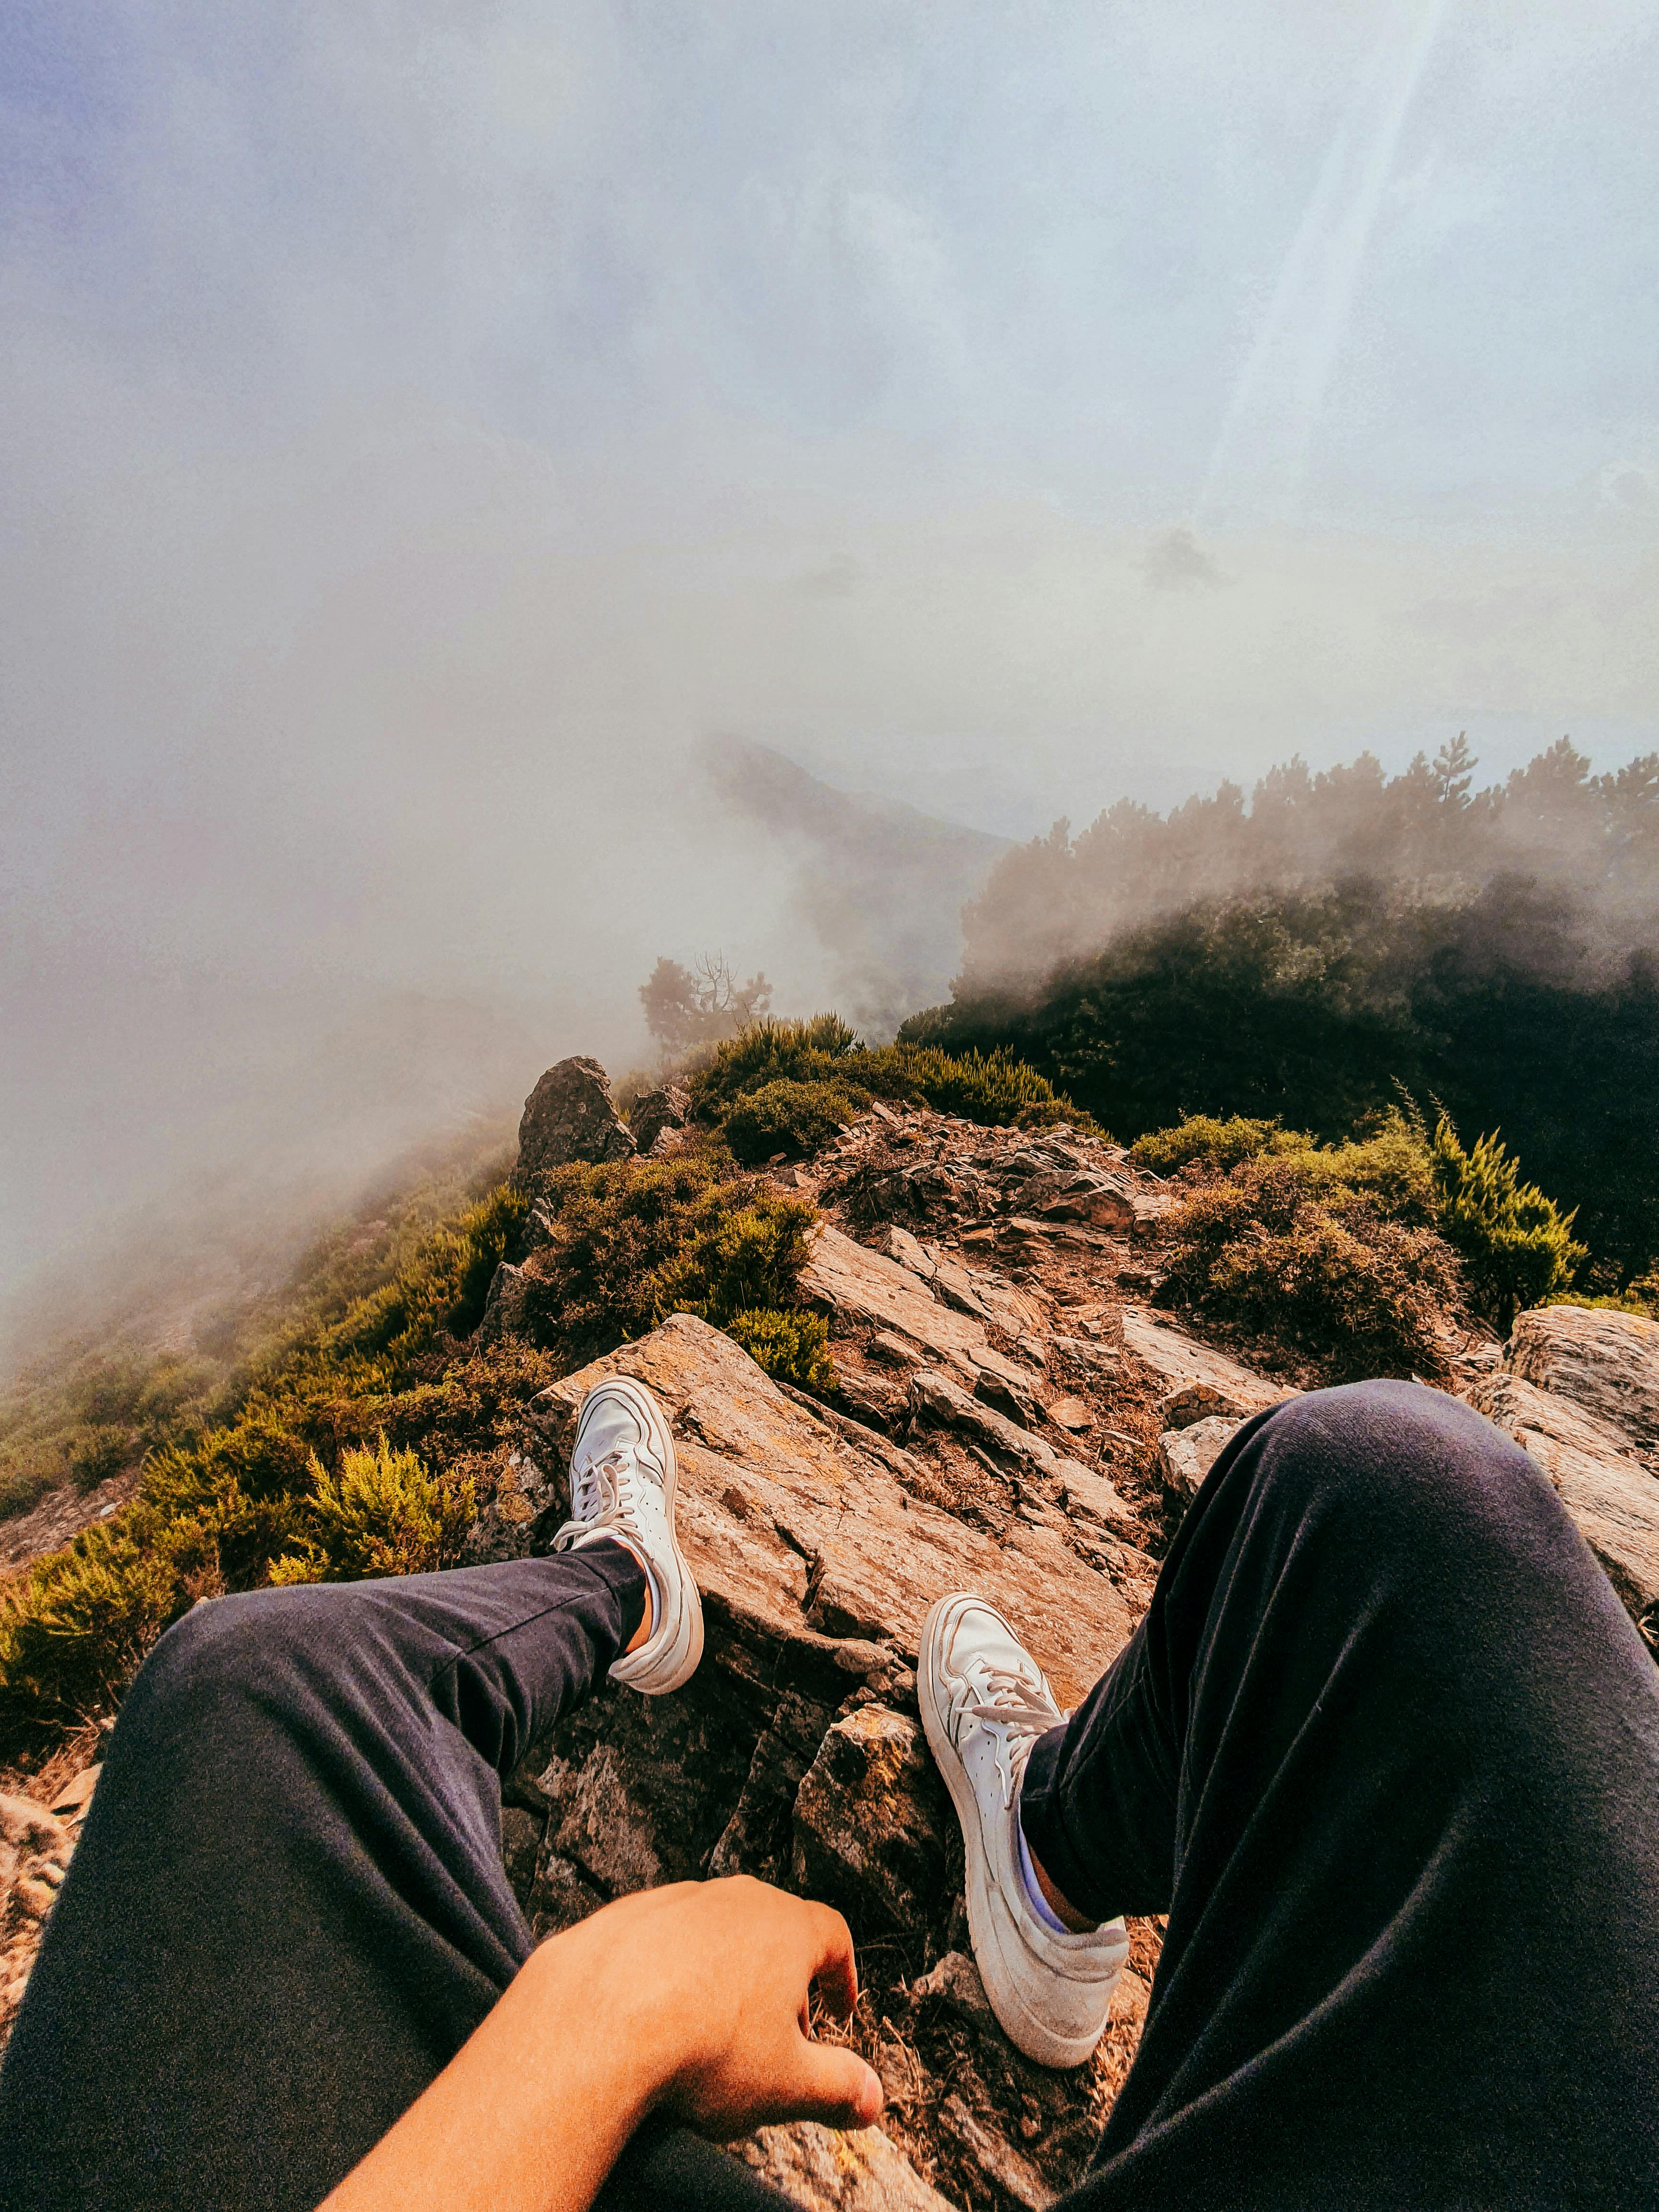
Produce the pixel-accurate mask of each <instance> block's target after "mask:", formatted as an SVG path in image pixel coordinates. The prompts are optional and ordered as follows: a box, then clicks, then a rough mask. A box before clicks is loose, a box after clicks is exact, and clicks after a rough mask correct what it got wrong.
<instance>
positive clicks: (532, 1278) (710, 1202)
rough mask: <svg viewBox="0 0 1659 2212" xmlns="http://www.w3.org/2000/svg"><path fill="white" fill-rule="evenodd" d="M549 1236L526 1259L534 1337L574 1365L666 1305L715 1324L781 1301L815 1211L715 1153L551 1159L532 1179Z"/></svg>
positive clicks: (642, 1329)
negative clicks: (605, 1160) (569, 1162)
mask: <svg viewBox="0 0 1659 2212" xmlns="http://www.w3.org/2000/svg"><path fill="white" fill-rule="evenodd" d="M538 1206H539V1207H540V1209H541V1211H542V1212H543V1214H544V1217H545V1219H546V1221H547V1224H548V1226H549V1228H550V1231H551V1239H550V1242H549V1243H547V1244H545V1245H544V1246H543V1247H542V1248H541V1249H539V1250H538V1251H536V1252H534V1253H532V1255H531V1257H530V1259H529V1260H528V1261H527V1262H526V1275H527V1277H528V1281H527V1284H526V1296H525V1320H526V1326H527V1328H529V1331H530V1333H531V1335H532V1340H533V1341H534V1342H536V1343H538V1344H540V1345H543V1346H546V1347H547V1348H548V1349H549V1350H551V1351H555V1352H558V1353H559V1354H561V1355H562V1357H563V1358H567V1359H568V1360H570V1361H572V1362H573V1363H580V1361H582V1360H585V1359H590V1358H596V1357H597V1356H598V1355H599V1353H601V1352H609V1351H611V1350H612V1349H614V1347H615V1346H617V1345H618V1344H622V1343H623V1342H625V1341H626V1340H628V1339H629V1338H630V1337H635V1336H642V1335H644V1334H645V1333H646V1331H647V1329H652V1328H655V1327H656V1326H657V1324H658V1322H660V1321H661V1320H662V1319H663V1318H664V1317H665V1316H666V1315H668V1314H671V1313H695V1314H698V1315H701V1316H702V1318H703V1319H704V1320H706V1321H709V1322H713V1323H714V1326H715V1327H716V1328H725V1327H726V1324H727V1322H729V1321H730V1320H731V1319H732V1316H735V1315H737V1314H739V1313H745V1312H755V1311H759V1310H776V1309H781V1308H785V1307H787V1306H788V1305H789V1304H790V1303H791V1302H792V1300H793V1295H794V1285H795V1278H796V1277H797V1276H798V1275H799V1272H800V1269H801V1267H802V1265H803V1263H804V1262H805V1258H806V1232H807V1230H808V1229H809V1228H810V1226H811V1224H812V1222H813V1220H814V1219H815V1218H816V1209H815V1208H814V1207H813V1206H811V1204H810V1203H809V1202H808V1201H807V1200H804V1199H799V1198H790V1197H787V1195H786V1194H784V1193H783V1192H781V1191H779V1190H775V1189H774V1188H772V1186H771V1185H770V1184H769V1183H767V1182H763V1181H761V1180H760V1179H759V1178H757V1177H755V1176H745V1175H733V1174H732V1173H730V1172H729V1171H726V1170H723V1168H722V1164H721V1163H720V1159H719V1158H718V1156H717V1155H716V1154H714V1153H713V1152H706V1151H705V1152H697V1151H695V1150H688V1151H686V1152H677V1153H674V1154H672V1155H671V1157H670V1158H667V1159H665V1160H624V1161H617V1162H614V1163H611V1164H606V1165H604V1166H600V1167H587V1166H582V1165H573V1166H570V1167H563V1168H556V1169H554V1170H552V1172H551V1173H550V1174H549V1175H547V1176H544V1177H543V1178H542V1179H541V1181H540V1183H539V1185H538Z"/></svg>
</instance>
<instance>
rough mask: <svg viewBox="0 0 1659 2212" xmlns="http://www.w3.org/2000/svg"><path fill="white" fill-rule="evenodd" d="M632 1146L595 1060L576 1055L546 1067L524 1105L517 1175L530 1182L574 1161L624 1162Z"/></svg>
mask: <svg viewBox="0 0 1659 2212" xmlns="http://www.w3.org/2000/svg"><path fill="white" fill-rule="evenodd" d="M636 1149H637V1147H636V1146H635V1142H634V1137H633V1133H632V1132H631V1131H630V1130H629V1127H628V1125H627V1123H626V1122H625V1121H623V1118H622V1116H621V1115H619V1114H618V1113H617V1109H616V1107H615V1105H614V1104H613V1103H612V1101H611V1084H610V1081H609V1079H608V1078H607V1077H606V1075H605V1070H604V1069H603V1068H602V1067H601V1066H599V1061H598V1060H588V1059H586V1058H585V1057H583V1056H582V1055H580V1054H577V1055H575V1056H574V1057H573V1058H572V1059H569V1060H560V1061H559V1063H558V1065H557V1066H555V1067H550V1068H549V1069H548V1071H547V1073H546V1074H545V1075H544V1076H543V1078H542V1079H541V1081H540V1082H539V1083H538V1085H536V1088H535V1089H534V1090H533V1091H532V1092H531V1094H530V1096H529V1097H528V1098H526V1100H525V1102H524V1118H523V1119H522V1120H521V1121H520V1123H519V1174H520V1176H521V1177H529V1176H538V1175H541V1174H544V1172H545V1171H546V1170H548V1169H549V1168H562V1167H568V1165H569V1164H570V1163H571V1161H573V1160H589V1161H592V1162H596V1163H597V1162H599V1161H603V1160H627V1159H631V1158H633V1157H634V1153H635V1150H636Z"/></svg>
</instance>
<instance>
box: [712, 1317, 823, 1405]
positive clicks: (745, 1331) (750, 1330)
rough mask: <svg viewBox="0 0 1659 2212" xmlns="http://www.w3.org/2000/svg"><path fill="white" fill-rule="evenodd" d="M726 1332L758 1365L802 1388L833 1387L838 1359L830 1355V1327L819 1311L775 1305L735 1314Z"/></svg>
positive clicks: (780, 1378) (785, 1381)
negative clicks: (782, 1308)
mask: <svg viewBox="0 0 1659 2212" xmlns="http://www.w3.org/2000/svg"><path fill="white" fill-rule="evenodd" d="M725 1328H726V1334H727V1335H728V1336H729V1337H731V1338H732V1339H733V1340H734V1341H735V1342H737V1343H738V1344H740V1345H741V1346H743V1348H744V1351H745V1352H747V1353H748V1354H749V1357H750V1358H751V1359H752V1360H753V1361H754V1363H755V1364H756V1365H757V1367H763V1368H764V1369H765V1370H766V1372H767V1373H768V1374H769V1375H775V1376H777V1377H778V1379H779V1381H780V1382H783V1383H794V1384H795V1386H796V1388H797V1389H801V1390H833V1389H834V1388H835V1387H836V1369H835V1363H834V1361H833V1360H832V1359H831V1358H830V1356H829V1323H828V1322H825V1321H824V1320H823V1316H821V1315H819V1314H815V1313H802V1312H794V1313H781V1312H779V1311H778V1310H776V1309H775V1307H774V1308H763V1309H762V1310H760V1311H758V1312H753V1311H745V1312H744V1313H737V1314H733V1315H732V1318H731V1319H730V1320H729V1321H728V1322H726V1324H725Z"/></svg>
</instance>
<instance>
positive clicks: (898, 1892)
mask: <svg viewBox="0 0 1659 2212" xmlns="http://www.w3.org/2000/svg"><path fill="white" fill-rule="evenodd" d="M950 1824H951V1806H950V1801H949V1799H948V1798H947V1797H946V1796H945V1785H944V1784H943V1783H942V1782H941V1781H940V1780H939V1771H938V1769H937V1768H936V1767H935V1766H934V1765H933V1756H932V1754H931V1753H930V1752H929V1751H928V1748H927V1743H926V1741H924V1739H923V1736H922V1733H921V1729H920V1728H918V1727H917V1725H916V1723H915V1721H913V1720H908V1719H906V1717H904V1715H903V1714H902V1713H896V1712H892V1711H889V1710H888V1708H887V1707H886V1706H885V1705H862V1706H860V1708H859V1709H858V1710H857V1711H855V1712H851V1713H848V1715H847V1717H846V1718H845V1719H844V1720H839V1721H837V1722H836V1724H835V1726H834V1727H833V1728H831V1729H829V1730H828V1731H827V1732H826V1734H825V1735H824V1739H823V1743H822V1744H821V1745H820V1747H819V1749H818V1755H817V1758H816V1759H814V1760H813V1762H812V1764H811V1767H810V1768H809V1769H808V1770H807V1772H806V1776H805V1780H804V1781H803V1782H802V1784H801V1785H800V1790H799V1794H798V1796H796V1799H795V1850H794V1861H793V1881H794V1886H795V1887H796V1888H797V1889H798V1890H799V1891H800V1892H801V1893H802V1894H803V1895H805V1896H807V1897H821V1898H823V1899H826V1900H827V1901H828V1902H829V1904H831V1905H837V1906H839V1907H840V1908H841V1910H842V1911H843V1912H845V1913H846V1915H847V1917H848V1919H849V1920H850V1921H852V1923H854V1926H855V1927H863V1928H871V1927H883V1926H885V1927H888V1928H891V1929H915V1928H923V1927H926V1926H927V1923H928V1921H929V1920H930V1919H931V1918H932V1917H933V1915H934V1914H935V1913H937V1912H938V1911H939V1905H940V1903H941V1901H942V1900H943V1899H945V1898H947V1897H948V1894H949V1892H948V1890H947V1888H946V1886H945V1836H946V1833H947V1832H948V1830H949V1827H950Z"/></svg>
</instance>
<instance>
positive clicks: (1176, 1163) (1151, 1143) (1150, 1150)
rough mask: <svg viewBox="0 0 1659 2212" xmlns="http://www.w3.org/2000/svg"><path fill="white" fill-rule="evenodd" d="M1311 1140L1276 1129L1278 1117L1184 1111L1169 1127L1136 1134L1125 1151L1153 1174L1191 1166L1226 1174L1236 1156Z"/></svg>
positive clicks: (1250, 1157)
mask: <svg viewBox="0 0 1659 2212" xmlns="http://www.w3.org/2000/svg"><path fill="white" fill-rule="evenodd" d="M1312 1143H1313V1139H1312V1138H1311V1137H1305V1136H1304V1135H1303V1134H1302V1133H1301V1132H1300V1131H1298V1130H1286V1129H1281V1128H1280V1127H1279V1123H1278V1122H1277V1121H1249V1120H1247V1119H1246V1118H1245V1116H1244V1115H1242V1114H1234V1115H1231V1116H1230V1117H1229V1119H1227V1120H1226V1121H1218V1120H1217V1119H1216V1118H1215V1116H1214V1115H1211V1114H1189V1115H1187V1117H1186V1119H1185V1120H1184V1121H1177V1122H1176V1125H1175V1127H1173V1128H1172V1129H1152V1130H1150V1131H1149V1132H1148V1133H1147V1134H1146V1136H1144V1137H1137V1138H1136V1139H1135V1141H1134V1143H1133V1145H1131V1146H1130V1147H1129V1154H1130V1158H1132V1159H1134V1160H1137V1161H1139V1164H1140V1165H1141V1166H1142V1167H1144V1168H1150V1169H1151V1170H1152V1173H1153V1174H1154V1175H1174V1174H1176V1171H1177V1170H1179V1169H1182V1168H1185V1167H1194V1166H1196V1167H1200V1168H1206V1169H1208V1170H1210V1171H1211V1172H1212V1173H1213V1174H1215V1175H1228V1174H1231V1171H1232V1170H1233V1169H1234V1168H1236V1167H1237V1166H1238V1165H1239V1164H1240V1162H1241V1161H1243V1160H1253V1159H1255V1158H1258V1157H1259V1156H1260V1155H1261V1154H1262V1153H1264V1152H1293V1151H1297V1150H1300V1149H1301V1147H1302V1146H1310V1145H1311V1144H1312Z"/></svg>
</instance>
